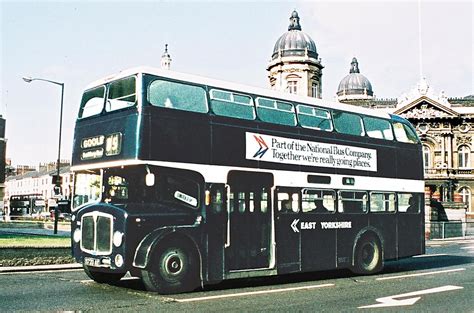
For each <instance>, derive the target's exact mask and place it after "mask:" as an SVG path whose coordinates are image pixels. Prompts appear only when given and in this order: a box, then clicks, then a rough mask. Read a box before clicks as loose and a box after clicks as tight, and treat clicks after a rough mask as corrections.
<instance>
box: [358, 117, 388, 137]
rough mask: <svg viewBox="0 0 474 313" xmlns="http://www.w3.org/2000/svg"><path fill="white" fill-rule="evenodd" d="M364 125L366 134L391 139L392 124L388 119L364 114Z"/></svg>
mask: <svg viewBox="0 0 474 313" xmlns="http://www.w3.org/2000/svg"><path fill="white" fill-rule="evenodd" d="M364 125H365V131H366V132H367V136H369V137H372V138H380V139H387V140H393V132H392V126H391V124H390V122H389V121H387V120H384V119H381V118H375V117H368V116H365V117H364Z"/></svg>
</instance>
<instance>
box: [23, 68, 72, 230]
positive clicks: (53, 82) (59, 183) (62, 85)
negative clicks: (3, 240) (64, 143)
mask: <svg viewBox="0 0 474 313" xmlns="http://www.w3.org/2000/svg"><path fill="white" fill-rule="evenodd" d="M23 80H24V81H25V82H27V83H31V82H32V81H34V80H40V81H44V82H48V83H51V84H55V85H59V86H61V109H60V113H59V142H58V162H57V174H56V182H55V189H56V190H58V194H61V181H60V179H59V177H60V172H59V171H60V164H61V134H62V129H63V100H64V83H59V82H55V81H53V80H49V79H43V78H32V77H26V76H25V77H23ZM58 202H59V201H58ZM58 205H59V203H56V207H55V208H54V234H57V233H58Z"/></svg>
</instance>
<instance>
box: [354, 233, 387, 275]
mask: <svg viewBox="0 0 474 313" xmlns="http://www.w3.org/2000/svg"><path fill="white" fill-rule="evenodd" d="M353 263H354V265H353V267H352V271H353V272H354V273H356V274H364V275H368V274H375V273H378V272H380V271H381V270H382V267H383V259H382V248H381V246H380V242H379V240H378V239H377V238H375V237H374V236H365V237H363V238H362V239H361V240H359V241H358V242H357V246H356V249H355V254H354V262H353Z"/></svg>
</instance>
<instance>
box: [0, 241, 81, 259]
mask: <svg viewBox="0 0 474 313" xmlns="http://www.w3.org/2000/svg"><path fill="white" fill-rule="evenodd" d="M68 263H74V259H73V258H72V256H71V239H70V238H68V237H52V236H37V235H21V234H0V267H5V266H32V265H50V264H68Z"/></svg>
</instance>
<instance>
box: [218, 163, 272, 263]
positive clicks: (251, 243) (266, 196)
mask: <svg viewBox="0 0 474 313" xmlns="http://www.w3.org/2000/svg"><path fill="white" fill-rule="evenodd" d="M228 185H229V188H230V189H229V193H228V197H229V198H228V218H229V225H228V234H227V242H226V251H225V254H226V263H227V268H228V269H229V270H231V271H232V270H245V269H257V268H268V267H269V265H270V256H271V253H270V252H271V243H270V241H271V221H272V219H271V192H270V191H271V187H272V185H273V175H272V174H269V173H255V172H243V171H231V172H229V175H228Z"/></svg>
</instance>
